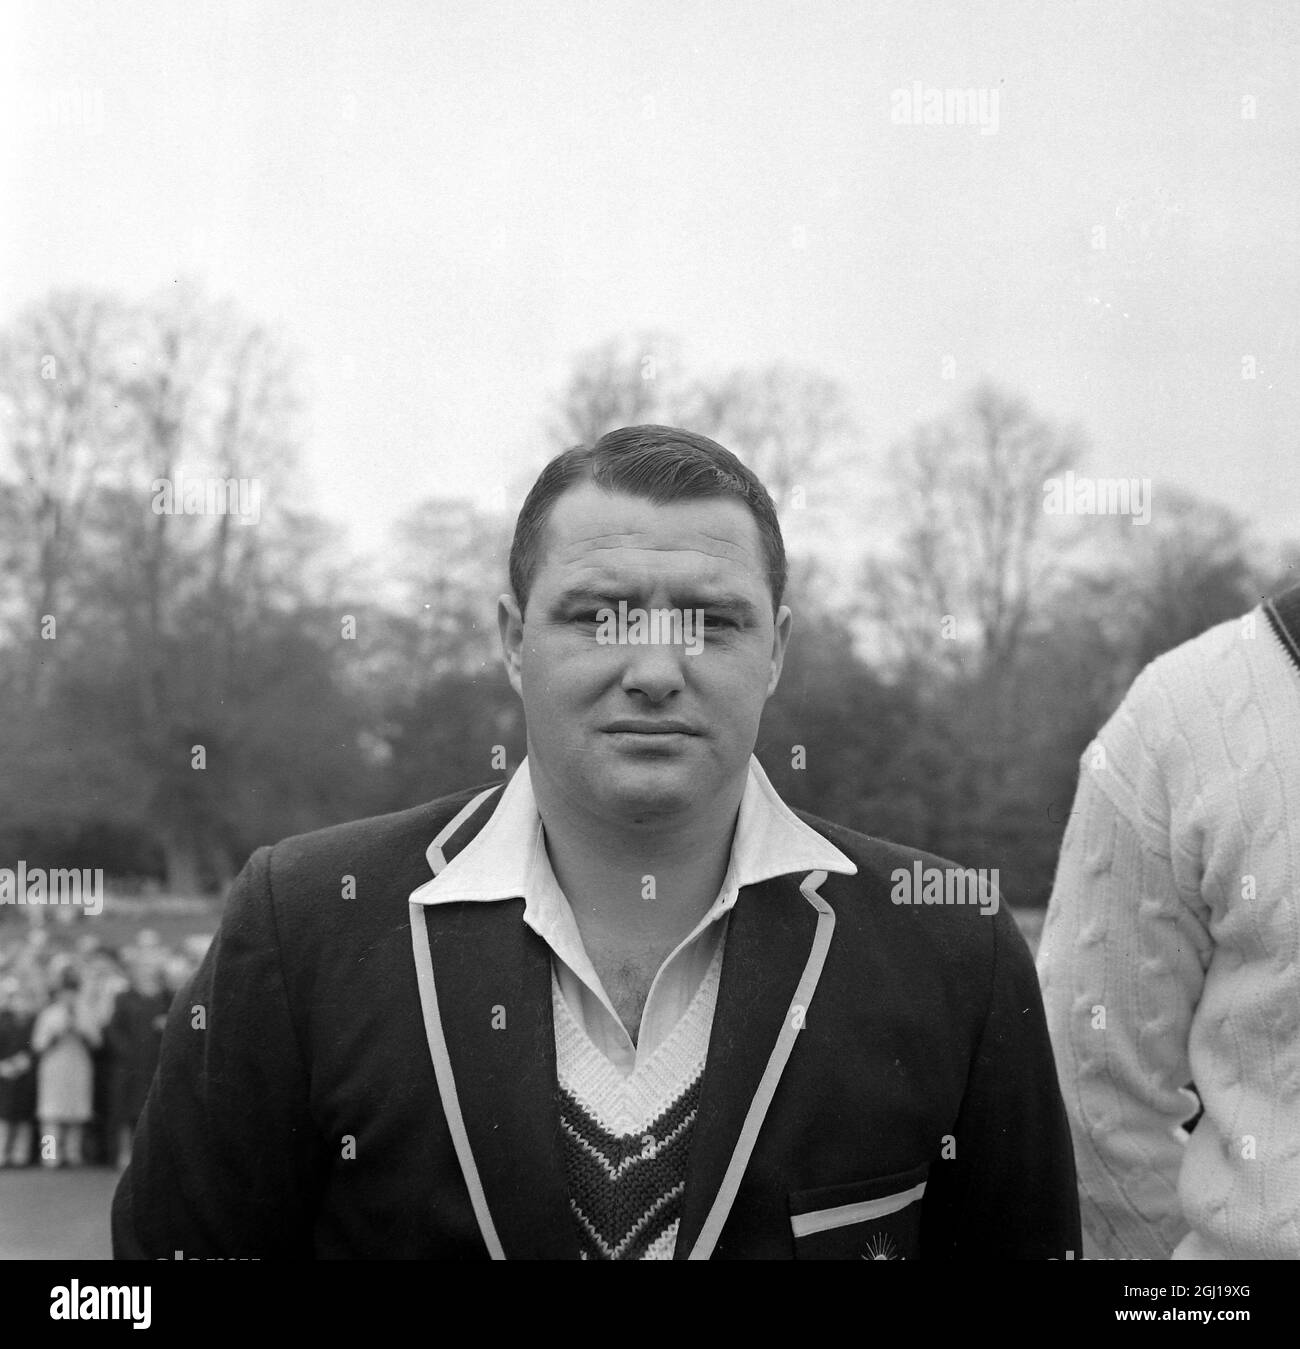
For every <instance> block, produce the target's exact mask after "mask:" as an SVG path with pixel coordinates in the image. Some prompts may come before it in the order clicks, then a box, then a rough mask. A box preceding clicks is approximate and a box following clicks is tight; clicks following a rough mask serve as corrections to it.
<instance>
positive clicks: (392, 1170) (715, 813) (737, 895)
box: [113, 426, 1078, 1259]
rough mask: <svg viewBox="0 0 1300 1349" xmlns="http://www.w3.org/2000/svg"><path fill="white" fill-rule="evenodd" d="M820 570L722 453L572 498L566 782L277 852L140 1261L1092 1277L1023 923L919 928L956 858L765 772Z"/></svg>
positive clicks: (159, 1179)
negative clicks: (567, 1261)
mask: <svg viewBox="0 0 1300 1349" xmlns="http://www.w3.org/2000/svg"><path fill="white" fill-rule="evenodd" d="M785 572H786V566H785V554H784V548H783V545H782V540H781V532H780V527H779V525H778V523H777V519H776V514H775V511H774V509H773V506H772V502H771V499H770V498H769V496H768V494H767V492H766V491H765V490H764V489H763V487H762V485H761V484H760V483H759V482H758V480H757V479H756V478H755V477H754V476H753V474H752V473H751V472H750V471H749V470H748V469H747V468H746V467H745V466H744V465H742V464H741V463H740V461H739V460H737V459H736V458H735V457H734V456H733V455H731V454H730V453H728V452H727V451H726V450H724V449H723V448H722V447H721V446H720V445H717V444H715V443H714V442H713V441H711V440H707V439H705V438H704V437H702V436H698V435H693V434H691V433H689V432H686V431H681V430H676V429H673V428H668V427H656V426H642V427H631V428H625V429H623V430H619V431H614V432H611V433H610V434H608V435H606V436H604V437H603V438H602V439H601V440H599V441H598V442H597V443H596V444H595V445H594V446H592V447H577V448H575V449H573V450H570V451H567V452H566V453H564V454H562V455H560V456H558V457H557V458H556V459H554V460H553V461H552V462H551V463H550V464H549V465H548V466H547V467H546V469H545V470H544V471H543V472H542V474H541V476H540V477H539V479H538V481H537V482H536V484H535V485H534V486H533V488H532V490H531V492H530V493H529V496H528V499H527V500H526V501H525V503H524V506H523V509H522V510H521V512H520V515H519V520H518V523H517V526H516V531H515V538H514V543H513V546H512V549H511V557H510V580H511V593H509V594H506V595H503V596H502V597H501V600H500V604H499V623H500V631H501V641H502V647H503V651H504V656H505V664H506V671H507V674H508V676H509V678H510V681H511V683H512V684H513V686H514V688H515V689H516V691H517V692H518V693H519V695H520V697H521V698H522V700H523V704H524V710H525V715H526V722H527V737H528V740H527V743H528V755H527V759H526V761H525V762H524V763H523V764H521V765H520V767H519V768H518V770H517V771H516V772H515V774H514V776H513V777H512V778H511V780H510V782H509V784H508V785H507V786H505V787H504V789H503V788H502V787H501V786H500V785H499V784H498V785H497V786H493V787H488V788H486V789H472V790H470V791H466V792H463V793H461V794H459V795H458V796H455V797H451V798H449V799H446V800H442V801H435V802H433V803H432V804H430V805H426V806H420V807H418V808H416V809H414V810H410V811H407V812H405V813H403V814H399V815H394V816H388V817H384V818H382V819H378V820H370V821H364V822H362V823H360V824H352V825H346V826H342V827H339V828H335V829H328V830H324V831H322V832H321V833H318V834H312V835H308V836H307V837H304V838H296V839H290V840H288V841H286V842H284V843H281V844H279V845H278V846H277V847H275V848H263V849H260V850H259V851H258V852H257V853H255V854H254V856H253V858H252V859H251V860H250V862H249V864H248V866H247V867H246V868H245V869H244V872H243V873H242V874H241V876H240V877H239V879H238V881H237V882H236V884H235V887H234V889H233V891H232V894H231V896H230V899H229V904H228V908H227V912H226V916H225V920H224V922H223V924H222V930H221V932H220V934H219V935H218V938H217V940H216V941H215V942H214V944H213V947H212V949H211V950H210V951H209V953H208V956H207V958H206V960H205V961H204V963H203V966H202V968H201V969H200V970H199V972H198V974H197V976H196V977H195V980H194V982H193V984H192V985H191V987H190V988H189V989H188V990H186V991H185V992H184V993H183V995H182V996H181V998H180V999H179V1000H178V1006H177V1009H176V1010H175V1011H174V1012H173V1014H172V1019H171V1022H170V1024H169V1025H168V1028H167V1031H166V1035H165V1040H164V1046H163V1056H162V1063H161V1067H160V1070H159V1075H158V1077H157V1079H156V1080H155V1084H154V1086H153V1089H152V1091H151V1094H150V1098H149V1101H148V1103H147V1105H146V1107H145V1111H144V1116H143V1118H142V1120H141V1124H140V1127H139V1130H138V1132H137V1135H136V1151H135V1154H134V1156H133V1159H132V1163H131V1166H130V1168H129V1170H128V1172H127V1173H126V1175H125V1176H124V1178H123V1180H122V1183H121V1186H120V1188H119V1191H118V1194H117V1196H116V1200H115V1203H114V1214H113V1220H114V1221H113V1227H114V1241H115V1247H116V1251H117V1254H118V1255H120V1256H149V1257H152V1256H163V1255H171V1254H172V1253H173V1252H174V1251H175V1250H183V1251H184V1252H185V1253H186V1254H187V1255H188V1254H195V1255H203V1254H224V1255H227V1256H240V1255H243V1256H250V1257H251V1256H258V1257H263V1258H269V1257H274V1256H304V1255H316V1256H335V1257H356V1256H404V1257H418V1258H426V1259H429V1258H432V1259H439V1258H441V1259H451V1258H456V1259H461V1258H476V1257H484V1256H491V1257H494V1258H529V1257H532V1258H618V1259H629V1258H650V1259H654V1258H661V1259H662V1258H674V1259H707V1258H710V1257H717V1258H768V1259H790V1258H795V1257H811V1258H830V1257H839V1258H850V1259H858V1258H863V1259H888V1258H896V1257H905V1258H911V1257H914V1256H918V1255H920V1256H930V1257H958V1256H960V1257H968V1258H969V1257H984V1256H1032V1257H1048V1258H1067V1256H1068V1254H1069V1253H1070V1252H1072V1251H1075V1250H1077V1248H1078V1225H1077V1224H1078V1214H1077V1197H1076V1192H1075V1188H1074V1169H1073V1158H1072V1155H1071V1150H1070V1142H1069V1135H1068V1126H1067V1124H1066V1121H1065V1117H1064V1113H1063V1110H1062V1106H1061V1101H1060V1095H1059V1091H1058V1089H1057V1086H1056V1082H1055V1072H1054V1066H1053V1062H1052V1056H1051V1051H1050V1046H1049V1043H1048V1040H1047V1036H1046V1030H1045V1026H1044V1022H1043V1017H1042V1008H1041V1002H1040V997H1039V993H1038V987H1037V982H1036V979H1035V977H1034V972H1033V966H1032V962H1031V960H1030V958H1029V954H1028V951H1027V949H1026V947H1025V945H1024V943H1023V941H1022V940H1021V938H1020V936H1019V933H1018V932H1017V930H1016V927H1015V924H1014V923H1013V921H1012V920H1011V918H1010V917H1009V915H1008V914H1007V913H1006V911H1005V910H1004V909H1003V910H1001V911H999V909H998V906H997V904H996V902H994V903H992V904H987V903H986V904H983V905H981V906H979V907H976V906H975V905H974V904H973V903H972V905H971V907H956V906H954V907H942V906H939V907H931V906H921V905H920V904H919V900H918V905H917V906H912V905H910V904H909V905H903V904H899V903H897V902H895V898H894V892H895V891H896V890H897V889H898V885H899V882H898V881H897V880H896V879H895V875H894V873H895V872H900V873H904V872H905V874H906V876H908V877H910V876H911V874H912V872H911V870H910V869H911V868H912V867H913V864H914V863H915V864H916V866H917V868H918V869H919V868H922V867H924V866H936V865H937V866H940V867H942V866H943V864H942V863H940V862H938V859H935V858H930V857H925V856H924V855H922V854H919V853H915V852H913V851H911V850H909V849H906V848H900V847H896V846H894V845H891V844H887V843H883V842H880V841H879V840H876V839H871V838H867V837H864V836H862V835H860V834H855V833H853V832H851V831H849V830H847V829H842V828H840V827H838V826H836V825H833V824H830V823H827V822H825V821H822V820H818V819H815V818H813V817H811V816H800V815H797V814H796V813H795V812H793V811H791V810H789V809H788V808H787V807H786V806H785V805H784V804H783V803H782V802H781V800H780V798H779V797H778V796H777V794H776V792H775V791H774V790H773V788H772V786H771V784H770V783H769V782H768V780H767V778H766V775H765V774H764V773H763V770H762V769H761V768H760V767H759V765H758V762H757V760H756V759H754V758H753V755H752V751H753V747H754V744H755V740H756V737H757V734H758V725H759V719H760V717H761V715H762V711H763V705H764V703H765V702H766V700H767V698H768V697H769V696H770V695H771V693H772V692H773V690H774V689H775V688H776V685H777V680H778V679H779V677H780V673H781V665H782V660H783V658H784V654H785V649H786V643H787V641H788V639H789V635H790V629H791V614H790V610H789V608H788V607H787V606H785V605H783V604H782V602H781V599H782V591H783V588H784V585H785ZM665 616H667V618H669V619H671V620H672V621H665ZM472 733H473V729H472V728H467V734H472ZM487 748H488V747H487V746H485V754H486V753H487ZM973 898H974V897H973V896H972V899H973ZM985 898H987V896H985Z"/></svg>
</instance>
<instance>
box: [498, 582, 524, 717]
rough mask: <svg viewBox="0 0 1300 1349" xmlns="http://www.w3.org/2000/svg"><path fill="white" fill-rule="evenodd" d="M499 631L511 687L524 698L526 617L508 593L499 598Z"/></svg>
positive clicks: (502, 656)
mask: <svg viewBox="0 0 1300 1349" xmlns="http://www.w3.org/2000/svg"><path fill="white" fill-rule="evenodd" d="M497 630H498V631H499V632H500V634H501V658H502V660H504V661H505V663H506V676H507V678H508V679H509V680H510V687H511V688H513V689H514V691H515V692H516V693H517V694H518V695H519V696H520V697H521V698H522V697H523V696H524V681H523V672H522V665H521V653H522V652H523V647H524V616H523V614H521V613H520V612H519V605H518V602H517V601H516V600H515V597H514V596H513V595H511V594H509V593H508V592H507V593H506V594H504V595H501V596H498V598H497Z"/></svg>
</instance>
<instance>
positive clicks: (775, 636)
mask: <svg viewBox="0 0 1300 1349" xmlns="http://www.w3.org/2000/svg"><path fill="white" fill-rule="evenodd" d="M793 624H794V615H793V614H791V612H790V606H789V605H788V604H783V605H782V606H781V607H780V608H779V609H778V610H777V611H776V623H775V625H774V629H773V632H772V672H771V675H770V676H769V678H768V681H767V696H768V697H769V698H770V697H771V696H772V695H773V694H774V693H775V692H776V686H777V684H779V683H780V682H781V669H782V667H783V666H784V665H785V648H786V644H787V643H788V642H789V640H790V629H791V627H792V626H793Z"/></svg>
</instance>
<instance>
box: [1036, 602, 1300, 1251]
mask: <svg viewBox="0 0 1300 1349" xmlns="http://www.w3.org/2000/svg"><path fill="white" fill-rule="evenodd" d="M1297 858H1300V587H1297V588H1295V589H1293V590H1291V591H1289V592H1288V593H1287V594H1286V595H1284V596H1281V597H1279V598H1277V599H1275V600H1270V601H1269V602H1268V603H1267V604H1266V605H1264V606H1262V608H1261V609H1256V610H1254V611H1253V612H1251V613H1248V614H1246V615H1244V616H1243V617H1242V618H1240V619H1234V620H1232V621H1230V622H1227V623H1221V624H1219V625H1218V626H1217V627H1213V628H1211V629H1210V630H1209V631H1208V632H1205V633H1202V634H1201V636H1199V637H1197V638H1196V639H1195V640H1193V641H1190V642H1185V643H1184V644H1183V645H1182V646H1180V647H1177V648H1176V649H1175V650H1173V651H1170V652H1167V653H1166V654H1165V655H1163V656H1161V657H1160V658H1159V659H1158V660H1156V661H1155V662H1153V663H1152V664H1151V665H1149V666H1148V667H1147V668H1146V669H1145V670H1144V671H1143V672H1142V673H1141V674H1140V675H1139V676H1138V678H1137V680H1136V681H1135V683H1134V684H1133V687H1132V688H1131V689H1130V690H1129V692H1128V694H1127V696H1126V697H1125V699H1124V701H1123V702H1122V703H1121V704H1120V706H1119V709H1118V710H1117V711H1116V712H1115V715H1114V716H1113V717H1111V719H1110V720H1109V721H1108V722H1107V723H1106V725H1105V726H1104V727H1103V728H1102V729H1101V731H1100V732H1099V733H1098V735H1097V739H1096V741H1095V742H1094V743H1093V744H1092V745H1091V746H1089V748H1088V749H1087V750H1086V751H1085V752H1084V755H1083V760H1082V771H1081V774H1080V779H1079V788H1078V792H1077V793H1076V796H1075V802H1074V811H1073V813H1072V814H1071V816H1070V823H1069V826H1068V827H1067V829H1066V833H1065V842H1064V845H1063V848H1062V851H1061V860H1060V863H1059V865H1058V868H1057V873H1056V885H1055V887H1054V889H1053V892H1052V899H1051V903H1050V905H1049V908H1048V915H1047V921H1046V923H1045V925H1044V929H1043V943H1042V946H1041V948H1040V949H1039V971H1040V973H1041V975H1042V978H1043V995H1044V999H1045V1001H1046V1003H1047V1010H1048V1018H1049V1024H1050V1026H1051V1031H1052V1038H1053V1041H1054V1043H1055V1045H1056V1050H1057V1055H1058V1063H1059V1067H1060V1071H1061V1085H1062V1089H1063V1090H1064V1092H1065V1100H1066V1103H1067V1105H1068V1107H1069V1112H1070V1122H1071V1126H1072V1128H1073V1130H1074V1137H1075V1146H1076V1148H1077V1150H1078V1158H1079V1175H1080V1184H1081V1188H1082V1192H1083V1213H1084V1223H1085V1230H1086V1232H1087V1237H1088V1247H1087V1249H1088V1251H1089V1252H1095V1253H1098V1254H1100V1255H1102V1256H1105V1257H1107V1258H1110V1259H1129V1260H1132V1259H1144V1260H1159V1259H1167V1258H1169V1257H1170V1256H1173V1257H1174V1258H1177V1259H1209V1258H1230V1259H1288V1260H1300V904H1298V903H1297V892H1296V866H1297ZM1189 1082H1194V1083H1195V1087H1196V1091H1197V1093H1198V1094H1199V1096H1200V1098H1201V1102H1202V1104H1203V1106H1204V1114H1203V1115H1202V1116H1201V1118H1200V1120H1199V1121H1198V1122H1197V1124H1196V1126H1195V1128H1194V1130H1193V1131H1192V1133H1191V1135H1190V1137H1189V1136H1188V1134H1187V1132H1186V1131H1185V1129H1184V1128H1183V1127H1182V1126H1184V1125H1185V1124H1187V1123H1188V1122H1189V1121H1190V1120H1191V1118H1192V1116H1193V1114H1194V1113H1195V1110H1196V1098H1195V1097H1194V1096H1193V1095H1192V1094H1191V1093H1190V1092H1188V1091H1187V1090H1186V1087H1187V1084H1188V1083H1189Z"/></svg>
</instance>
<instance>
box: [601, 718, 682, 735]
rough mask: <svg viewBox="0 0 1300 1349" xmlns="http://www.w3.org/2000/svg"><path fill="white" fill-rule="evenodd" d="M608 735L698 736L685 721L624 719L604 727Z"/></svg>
mask: <svg viewBox="0 0 1300 1349" xmlns="http://www.w3.org/2000/svg"><path fill="white" fill-rule="evenodd" d="M604 732H605V734H606V735H698V734H699V732H698V731H696V730H695V729H694V728H693V727H691V726H688V725H687V724H686V722H684V721H637V720H632V719H630V718H624V719H623V720H621V721H611V722H610V723H609V725H608V726H606V727H604Z"/></svg>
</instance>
